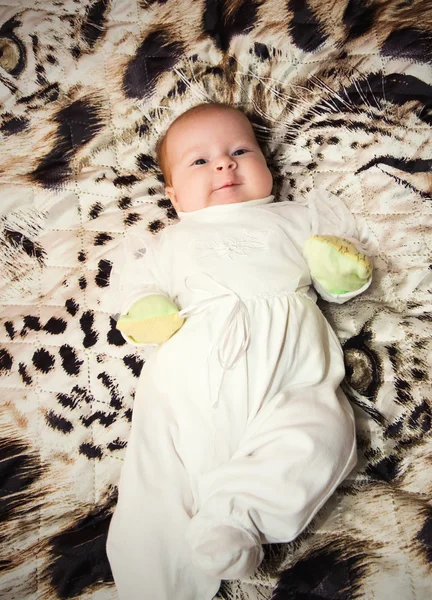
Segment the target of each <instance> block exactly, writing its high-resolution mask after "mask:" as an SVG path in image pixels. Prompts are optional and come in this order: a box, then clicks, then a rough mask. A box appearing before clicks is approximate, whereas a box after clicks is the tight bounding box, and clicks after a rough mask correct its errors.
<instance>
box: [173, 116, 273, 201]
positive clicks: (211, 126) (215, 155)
mask: <svg viewBox="0 0 432 600" xmlns="http://www.w3.org/2000/svg"><path fill="white" fill-rule="evenodd" d="M166 158H167V164H168V168H169V171H170V174H171V185H170V186H167V187H166V193H167V194H168V196H169V198H170V199H171V202H172V203H173V205H174V208H175V209H176V210H177V211H182V212H192V211H195V210H200V209H202V208H206V207H208V206H215V205H218V204H233V203H236V202H247V201H248V200H255V199H257V198H265V197H266V196H269V195H270V194H271V190H272V185H273V180H272V176H271V173H270V171H269V170H268V168H267V164H266V161H265V158H264V155H263V153H262V152H261V150H260V147H259V146H258V142H257V141H256V139H255V134H254V132H253V129H252V127H251V124H250V123H249V121H248V119H247V118H246V117H245V116H244V115H243V114H242V113H239V112H237V111H235V110H227V109H220V108H211V109H207V110H205V111H202V112H199V113H198V114H196V115H195V114H193V113H192V114H191V115H190V116H186V117H185V119H184V120H181V121H180V122H178V123H174V125H172V127H171V129H170V130H169V132H168V136H167V139H166Z"/></svg>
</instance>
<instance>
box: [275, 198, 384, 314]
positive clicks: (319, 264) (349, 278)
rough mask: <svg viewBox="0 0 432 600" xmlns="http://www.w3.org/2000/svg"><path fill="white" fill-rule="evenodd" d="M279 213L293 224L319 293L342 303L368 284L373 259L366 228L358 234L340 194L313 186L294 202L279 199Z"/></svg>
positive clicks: (326, 298)
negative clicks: (370, 254)
mask: <svg viewBox="0 0 432 600" xmlns="http://www.w3.org/2000/svg"><path fill="white" fill-rule="evenodd" d="M281 214H283V215H284V216H285V217H286V218H288V219H289V220H290V221H291V223H293V224H294V235H296V236H297V242H298V244H299V246H300V247H301V249H302V251H303V256H304V258H305V259H306V262H307V264H308V266H309V270H310V275H311V279H312V283H313V285H314V287H315V289H316V291H317V292H318V293H319V294H320V296H322V297H323V298H324V299H325V300H328V301H330V302H336V303H338V304H342V303H344V302H347V301H348V300H350V299H351V298H354V297H355V296H357V295H359V294H361V293H362V292H364V291H365V290H366V289H367V288H368V287H369V285H370V283H371V281H372V261H371V259H370V258H369V257H368V256H367V255H366V254H365V252H364V249H365V247H367V245H368V242H369V238H368V236H369V235H370V234H369V232H367V231H366V230H365V231H362V232H361V234H360V231H359V227H358V225H357V223H356V221H355V219H354V217H353V215H352V214H351V212H350V211H349V210H348V208H347V207H346V206H345V204H344V202H343V201H342V200H341V199H340V198H338V197H337V196H334V195H333V194H330V193H329V192H327V191H325V190H320V189H317V190H312V191H311V192H309V193H308V194H307V195H306V197H304V198H299V199H298V201H297V200H296V202H289V203H282V205H281Z"/></svg>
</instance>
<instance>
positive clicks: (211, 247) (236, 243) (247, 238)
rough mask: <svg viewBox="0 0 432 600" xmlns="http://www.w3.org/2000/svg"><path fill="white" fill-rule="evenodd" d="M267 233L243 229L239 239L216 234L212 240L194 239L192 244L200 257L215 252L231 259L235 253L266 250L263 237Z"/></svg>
mask: <svg viewBox="0 0 432 600" xmlns="http://www.w3.org/2000/svg"><path fill="white" fill-rule="evenodd" d="M268 233H269V232H268V231H260V232H256V233H253V234H252V233H249V231H246V229H243V231H242V233H241V238H240V239H235V238H226V239H223V238H222V237H221V236H220V235H217V236H216V237H215V238H213V240H210V241H208V242H206V241H201V240H194V241H193V245H194V246H195V248H196V249H197V250H199V251H200V254H199V257H200V258H205V257H206V256H211V255H213V254H216V255H217V256H227V257H228V258H230V259H231V260H234V257H235V256H236V255H246V254H248V252H249V251H250V250H258V249H260V250H263V249H265V250H267V249H268V246H267V244H266V243H265V241H264V239H265V238H266V237H267V235H268Z"/></svg>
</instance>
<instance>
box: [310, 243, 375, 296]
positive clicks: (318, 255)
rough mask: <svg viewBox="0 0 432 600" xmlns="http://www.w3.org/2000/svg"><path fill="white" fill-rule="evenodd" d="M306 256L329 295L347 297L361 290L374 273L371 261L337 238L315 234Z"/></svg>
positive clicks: (313, 276)
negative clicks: (345, 295)
mask: <svg viewBox="0 0 432 600" xmlns="http://www.w3.org/2000/svg"><path fill="white" fill-rule="evenodd" d="M303 254H304V256H305V258H306V260H307V262H308V265H309V269H310V272H311V275H312V278H313V279H314V280H315V281H317V282H318V283H319V284H320V285H321V286H322V287H323V288H324V290H325V291H326V292H328V293H329V294H347V293H349V292H354V291H356V290H359V289H360V288H362V287H363V286H364V285H365V284H366V283H367V282H368V281H369V279H370V277H371V274H372V262H371V260H370V258H369V257H368V256H366V254H363V253H362V252H359V251H358V250H357V248H355V246H354V245H353V244H351V242H348V241H347V240H345V239H343V238H340V237H336V236H334V235H313V236H311V237H310V238H308V239H307V240H306V243H305V245H304V247H303Z"/></svg>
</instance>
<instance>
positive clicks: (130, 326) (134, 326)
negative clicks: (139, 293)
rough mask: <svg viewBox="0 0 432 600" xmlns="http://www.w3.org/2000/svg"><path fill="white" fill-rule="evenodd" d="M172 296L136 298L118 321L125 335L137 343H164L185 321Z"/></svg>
mask: <svg viewBox="0 0 432 600" xmlns="http://www.w3.org/2000/svg"><path fill="white" fill-rule="evenodd" d="M178 313H179V310H178V308H177V306H176V305H175V304H174V302H173V301H172V300H170V298H168V297H167V296H162V295H150V296H143V297H142V298H139V299H138V300H136V301H135V302H134V303H133V304H132V306H131V307H130V308H129V309H128V311H127V312H126V313H125V314H123V315H121V316H120V318H119V320H118V321H117V329H119V330H120V331H121V332H122V334H123V337H124V338H125V339H127V340H128V341H131V342H133V343H136V344H162V343H163V342H166V341H167V340H168V339H169V338H170V337H171V336H172V335H174V334H175V333H176V332H177V331H178V330H179V329H180V327H181V326H182V325H183V323H184V319H183V318H182V317H180V316H179V314H178Z"/></svg>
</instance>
